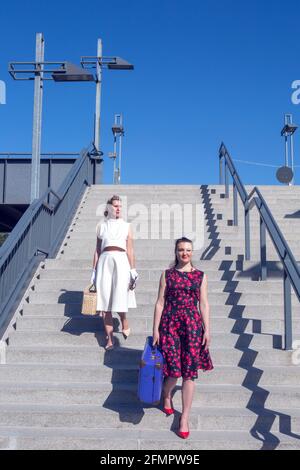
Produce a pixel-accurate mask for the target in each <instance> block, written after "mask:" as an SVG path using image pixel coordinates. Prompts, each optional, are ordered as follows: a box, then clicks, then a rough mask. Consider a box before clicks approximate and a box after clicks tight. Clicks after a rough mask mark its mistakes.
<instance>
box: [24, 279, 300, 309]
mask: <svg viewBox="0 0 300 470" xmlns="http://www.w3.org/2000/svg"><path fill="white" fill-rule="evenodd" d="M87 284H88V283H87ZM280 291H281V289H280ZM135 295H136V299H137V305H140V304H151V305H153V307H154V305H155V302H156V299H157V291H156V292H154V291H153V292H145V291H142V292H141V291H139V288H138V287H137V288H136V291H135ZM82 297H83V292H82V290H74V291H71V290H69V291H68V290H66V291H62V292H59V291H48V292H46V291H44V292H32V293H30V294H29V301H30V303H32V304H45V303H47V304H58V303H63V304H71V303H81V302H82ZM209 299H210V300H209V301H210V305H211V306H217V305H237V304H239V305H248V306H250V305H257V304H260V305H277V306H278V305H283V298H282V293H281V292H277V293H276V292H271V293H270V292H264V293H253V292H251V293H244V294H241V293H228V292H212V293H211V294H210V297H209ZM292 305H293V306H295V307H298V305H299V301H298V300H297V298H296V297H295V295H292Z"/></svg>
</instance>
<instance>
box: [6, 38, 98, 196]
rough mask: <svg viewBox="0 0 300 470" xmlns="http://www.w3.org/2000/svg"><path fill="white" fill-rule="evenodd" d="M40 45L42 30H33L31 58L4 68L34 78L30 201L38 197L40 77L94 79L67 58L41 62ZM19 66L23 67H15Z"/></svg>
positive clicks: (42, 48) (43, 42)
mask: <svg viewBox="0 0 300 470" xmlns="http://www.w3.org/2000/svg"><path fill="white" fill-rule="evenodd" d="M44 49H45V40H44V37H43V34H42V33H37V34H36V50H35V62H10V63H9V66H8V71H9V73H10V75H11V76H12V78H13V79H14V80H34V100H33V131H32V161H31V193H30V202H32V201H33V200H34V199H37V198H38V197H39V186H40V155H41V129H42V101H43V87H44V85H43V82H44V80H54V81H57V82H74V81H80V82H82V81H84V82H85V81H95V79H94V76H93V74H91V73H86V72H84V71H83V70H82V69H81V68H80V67H78V66H76V65H74V64H71V63H70V62H66V61H60V62H59V61H58V62H44ZM20 66H22V67H23V68H19V67H20ZM50 66H51V67H50ZM48 67H49V68H48ZM59 67H60V68H59ZM19 75H20V76H19ZM48 75H50V76H48Z"/></svg>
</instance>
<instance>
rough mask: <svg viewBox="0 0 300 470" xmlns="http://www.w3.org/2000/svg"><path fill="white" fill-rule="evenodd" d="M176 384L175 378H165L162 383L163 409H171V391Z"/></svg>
mask: <svg viewBox="0 0 300 470" xmlns="http://www.w3.org/2000/svg"><path fill="white" fill-rule="evenodd" d="M176 384H177V378H176V377H167V378H166V379H165V382H164V389H163V396H164V407H165V408H169V409H170V408H172V391H173V389H174V388H175V386H176Z"/></svg>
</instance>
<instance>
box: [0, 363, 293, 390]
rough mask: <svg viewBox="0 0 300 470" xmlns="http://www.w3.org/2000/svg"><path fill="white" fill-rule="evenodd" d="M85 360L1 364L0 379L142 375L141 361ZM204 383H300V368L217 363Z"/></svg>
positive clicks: (116, 378) (99, 378)
mask: <svg viewBox="0 0 300 470" xmlns="http://www.w3.org/2000/svg"><path fill="white" fill-rule="evenodd" d="M86 359H87V361H86V363H85V364H81V365H77V364H73V365H72V364H51V363H48V364H47V367H45V365H44V364H38V363H37V364H34V363H32V364H24V363H23V364H18V363H16V364H13V363H12V364H1V365H0V383H1V382H2V381H4V382H12V383H17V382H19V381H22V382H43V381H45V382H55V383H57V382H64V383H66V382H82V383H85V382H97V383H98V382H99V383H101V382H111V383H117V382H124V381H127V382H134V383H136V381H137V377H138V369H139V365H138V363H137V362H134V363H131V362H128V363H126V362H124V363H120V362H116V363H115V364H114V367H113V369H112V368H109V367H103V365H102V364H98V365H91V364H90V363H89V362H88V358H86ZM200 377H201V383H206V384H211V385H212V384H214V385H216V386H217V385H219V384H223V385H226V384H228V385H230V384H232V385H239V384H243V385H244V386H245V387H246V386H247V385H249V386H250V385H251V384H257V385H259V386H260V387H267V386H268V385H278V384H280V385H287V386H294V385H295V386H298V385H299V383H300V368H299V367H296V366H292V365H290V366H286V367H284V368H282V367H281V366H280V365H279V366H265V367H264V369H263V370H260V369H257V368H255V367H251V366H250V364H249V365H248V366H245V368H243V367H238V366H224V365H222V366H216V365H215V364H214V369H213V370H212V371H209V373H207V374H204V373H203V374H201V375H200Z"/></svg>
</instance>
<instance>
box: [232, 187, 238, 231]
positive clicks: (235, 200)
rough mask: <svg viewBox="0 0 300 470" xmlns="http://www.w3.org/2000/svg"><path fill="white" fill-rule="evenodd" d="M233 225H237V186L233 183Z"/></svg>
mask: <svg viewBox="0 0 300 470" xmlns="http://www.w3.org/2000/svg"><path fill="white" fill-rule="evenodd" d="M233 225H235V226H236V225H238V200H237V187H236V184H235V183H233Z"/></svg>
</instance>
